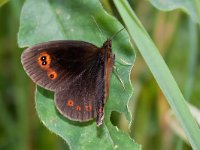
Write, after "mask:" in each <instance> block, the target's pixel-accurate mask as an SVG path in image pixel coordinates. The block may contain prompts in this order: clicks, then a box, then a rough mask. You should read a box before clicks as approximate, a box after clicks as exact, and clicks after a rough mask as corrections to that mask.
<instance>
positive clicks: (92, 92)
mask: <svg viewBox="0 0 200 150" xmlns="http://www.w3.org/2000/svg"><path fill="white" fill-rule="evenodd" d="M55 93H56V94H55V103H56V107H57V108H58V110H59V111H60V113H61V114H62V115H64V116H65V117H67V118H69V119H71V120H77V121H88V120H91V119H93V118H96V117H97V115H98V113H99V112H98V106H99V104H100V105H101V104H103V100H104V95H105V94H104V62H102V60H101V58H100V57H98V58H97V61H96V63H95V65H93V66H92V67H91V68H88V69H87V70H85V71H84V72H83V73H82V74H81V75H80V76H79V77H78V78H77V79H76V80H75V81H73V83H71V84H69V85H66V88H65V90H62V91H56V92H55Z"/></svg>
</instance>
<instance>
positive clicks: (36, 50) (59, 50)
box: [21, 40, 115, 126]
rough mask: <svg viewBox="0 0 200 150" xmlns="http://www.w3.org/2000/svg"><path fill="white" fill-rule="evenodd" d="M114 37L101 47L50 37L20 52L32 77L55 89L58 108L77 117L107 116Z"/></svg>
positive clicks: (81, 118)
mask: <svg viewBox="0 0 200 150" xmlns="http://www.w3.org/2000/svg"><path fill="white" fill-rule="evenodd" d="M114 59H115V58H114V54H113V53H112V49H111V40H107V41H106V42H104V44H103V46H102V47H101V48H98V47H96V46H95V45H93V44H91V43H87V42H83V41H69V40H65V41H50V42H47V43H42V44H39V45H36V46H33V47H30V48H27V49H26V50H25V51H24V52H23V53H22V56H21V61H22V65H23V67H24V70H25V71H26V73H27V74H28V75H29V77H30V78H31V79H32V80H33V81H34V82H35V83H36V84H38V85H39V86H41V87H43V88H45V89H48V90H51V91H53V92H54V93H55V96H54V100H55V105H56V107H57V109H58V110H59V112H60V113H61V114H62V115H63V116H65V117H67V118H69V119H71V120H76V121H81V122H82V121H88V120H91V119H94V118H96V122H97V125H98V126H99V125H101V124H102V120H103V118H104V104H105V103H106V100H107V98H108V95H109V82H110V76H111V72H112V68H113V64H114Z"/></svg>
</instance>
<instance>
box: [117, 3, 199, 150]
mask: <svg viewBox="0 0 200 150" xmlns="http://www.w3.org/2000/svg"><path fill="white" fill-rule="evenodd" d="M113 1H114V3H115V5H116V7H117V10H118V12H119V14H120V15H121V17H122V19H123V21H124V23H125V25H126V27H127V29H128V31H129V33H130V36H131V37H132V38H133V40H134V41H135V43H136V45H137V47H138V49H139V51H140V53H141V55H142V56H143V58H144V60H145V61H146V63H147V65H148V67H149V68H150V70H151V72H152V74H153V76H154V77H155V79H156V81H157V83H158V85H159V86H160V88H161V90H162V92H163V93H164V95H165V96H166V98H167V100H168V103H169V104H170V106H171V108H172V110H173V111H174V113H175V115H176V117H177V119H178V120H179V122H180V124H181V126H182V127H183V129H184V131H185V133H186V135H187V138H188V140H189V142H190V144H191V145H192V147H193V149H200V142H199V139H200V130H199V128H198V125H197V123H196V121H195V120H194V118H193V117H192V115H191V113H190V111H189V109H188V107H187V105H186V102H185V99H184V97H183V95H182V93H181V91H180V89H179V88H178V85H177V83H176V82H175V80H174V78H173V76H172V74H171V73H170V70H169V68H168V67H167V65H166V64H165V62H164V60H163V58H162V56H161V55H160V53H159V51H158V49H157V48H156V46H155V44H154V43H153V41H152V40H151V38H150V37H149V35H148V34H147V32H146V31H145V29H144V27H143V26H142V24H141V23H140V21H139V19H138V18H137V17H136V15H135V14H134V12H133V11H132V9H131V7H130V6H129V4H128V2H127V1H125V0H113Z"/></svg>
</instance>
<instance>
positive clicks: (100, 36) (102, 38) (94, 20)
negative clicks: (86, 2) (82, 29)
mask: <svg viewBox="0 0 200 150" xmlns="http://www.w3.org/2000/svg"><path fill="white" fill-rule="evenodd" d="M91 17H92V19H93V20H94V23H95V24H96V26H97V28H98V30H99V31H100V33H101V36H100V38H101V41H103V31H102V30H101V28H100V26H99V25H98V23H97V21H96V19H95V18H94V16H91ZM104 35H105V34H104Z"/></svg>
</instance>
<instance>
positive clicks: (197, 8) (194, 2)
mask: <svg viewBox="0 0 200 150" xmlns="http://www.w3.org/2000/svg"><path fill="white" fill-rule="evenodd" d="M150 2H151V3H152V4H153V5H154V6H155V7H156V8H158V9H160V10H164V11H170V10H174V9H182V10H183V11H185V12H186V13H187V14H189V15H190V17H191V18H192V20H193V21H195V22H198V23H200V1H199V0H150Z"/></svg>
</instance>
